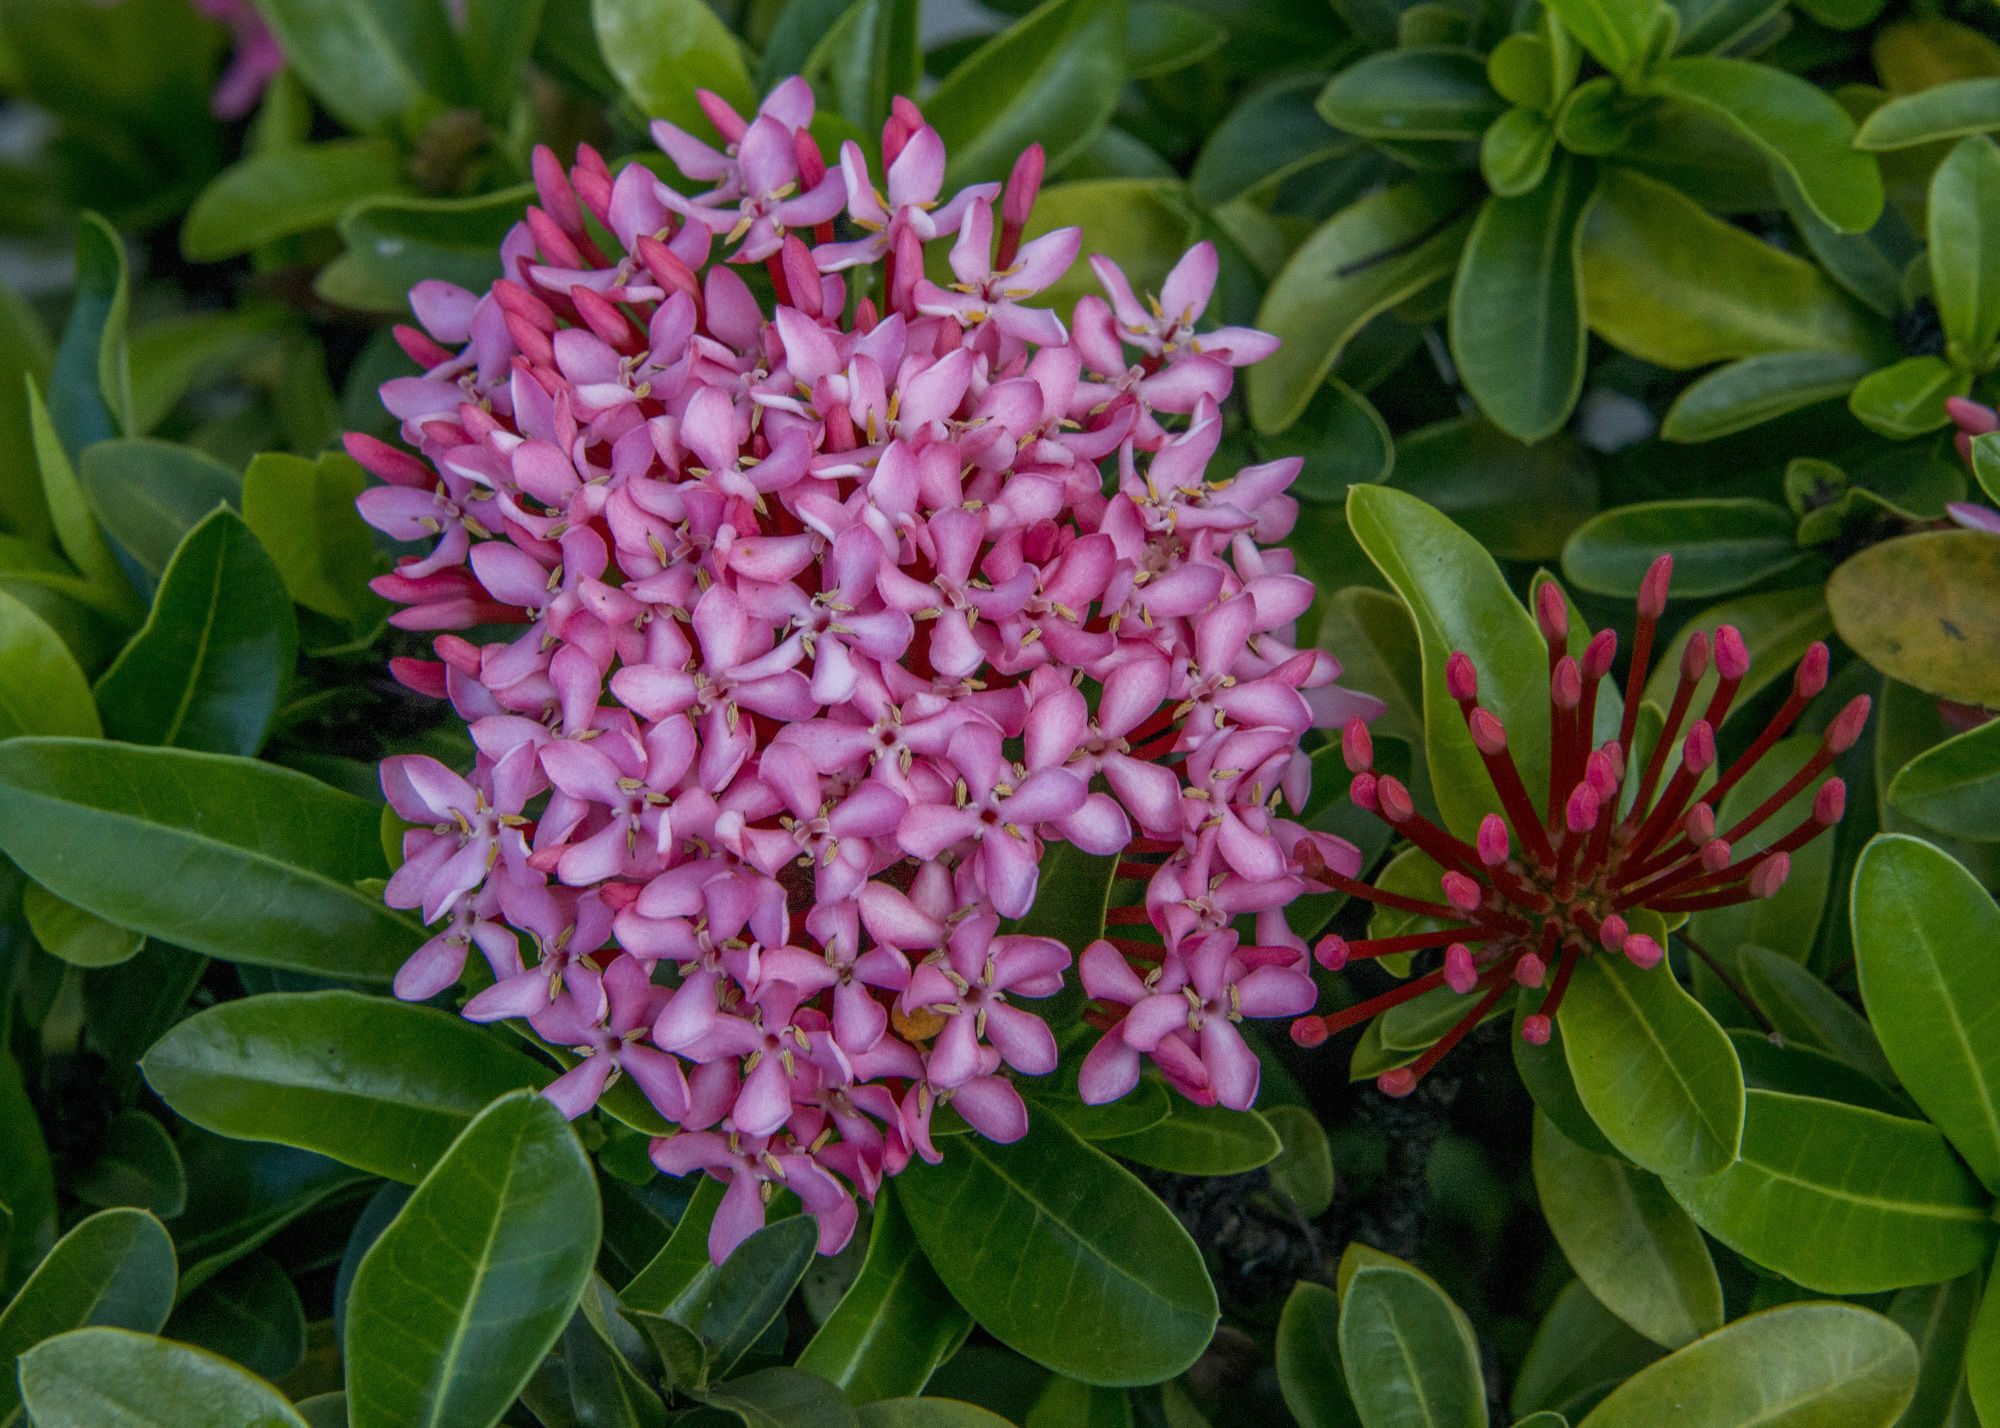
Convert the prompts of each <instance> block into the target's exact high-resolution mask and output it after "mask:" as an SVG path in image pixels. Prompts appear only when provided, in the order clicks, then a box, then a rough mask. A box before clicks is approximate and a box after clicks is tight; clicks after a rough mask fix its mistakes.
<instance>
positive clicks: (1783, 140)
mask: <svg viewBox="0 0 2000 1428" xmlns="http://www.w3.org/2000/svg"><path fill="white" fill-rule="evenodd" d="M1646 88H1647V90H1649V91H1650V92H1652V93H1655V94H1662V95H1665V96H1667V97H1668V98H1671V99H1675V100H1678V101H1679V102H1680V103H1682V104H1685V105H1687V106H1688V107H1689V108H1691V109H1693V110H1694V111H1695V112H1696V113H1698V114H1700V115H1702V116H1703V117H1704V118H1706V119H1710V120H1712V121H1714V122H1715V123H1718V124H1721V125H1723V126H1724V127H1725V128H1728V129H1732V130H1734V131H1735V132H1736V133H1738V134H1740V135H1742V136H1743V137H1744V138H1746V139H1748V140H1749V141H1750V142H1751V143H1753V144H1755V145H1756V146H1757V147H1758V148H1760V149H1762V150H1763V151H1764V152H1765V153H1767V154H1769V155H1770V156H1771V159H1772V161H1773V162H1775V163H1777V164H1779V165H1781V166H1782V167H1783V168H1784V170H1785V172H1786V173H1787V174H1789V175H1790V176H1791V178H1792V179H1793V181H1794V182H1796V183H1797V184H1798V186H1799V190H1800V192H1801V193H1803V194H1804V195H1805V198H1806V201H1807V202H1808V203H1810V204H1811V205H1812V207H1813V211H1814V212H1815V213H1817V214H1819V216H1820V217H1821V218H1824V219H1825V220H1826V221H1827V222H1828V223H1830V224H1831V225H1833V226H1834V227H1835V228H1837V229H1839V230H1840V231H1841V232H1843V233H1861V232H1865V231H1866V230H1867V229H1869V228H1871V227H1873V226H1874V224H1875V220H1876V219H1877V218H1878V217H1880V216H1881V213H1882V175H1881V173H1880V171H1879V170H1878V169H1877V168H1876V166H1875V160H1874V159H1873V158H1871V157H1870V156H1869V155H1867V154H1863V153H1857V152H1856V151H1855V149H1854V147H1853V143H1854V121H1853V120H1852V119H1850V118H1849V117H1848V115H1847V111H1846V110H1845V109H1842V108H1841V107H1840V105H1839V104H1838V103H1836V102H1835V101H1834V99H1833V97H1832V96H1831V95H1829V94H1828V93H1827V92H1826V91H1825V90H1823V89H1821V88H1820V87H1819V86H1818V85H1816V84H1813V83H1812V82H1811V81H1809V80H1806V79H1802V78H1800V77H1799V76H1798V75H1795V74H1791V73H1789V72H1787V71H1785V70H1782V69H1777V68H1774V67H1773V66H1771V65H1764V64H1756V63H1753V62H1752V61H1750V60H1744V59H1724V58H1721V57H1719V56H1715V55H1704V56H1700V57H1683V58H1681V59H1670V60H1667V61H1665V62H1663V63H1661V64H1658V65H1655V66H1654V67H1653V68H1652V69H1651V70H1649V71H1648V72H1647V74H1646Z"/></svg>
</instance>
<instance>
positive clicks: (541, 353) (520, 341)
mask: <svg viewBox="0 0 2000 1428" xmlns="http://www.w3.org/2000/svg"><path fill="white" fill-rule="evenodd" d="M500 320H501V321H502V322H504V323H506V324H507V335H508V336H509V337H511V338H513V339H514V345H515V346H516V347H518V348H520V349H521V355H522V356H524V357H526V358H527V359H528V361H529V362H531V363H533V364H534V365H535V366H537V367H553V366H555V364H556V347H555V343H554V342H553V341H552V340H551V339H550V337H549V335H548V333H546V332H544V331H542V329H541V328H539V327H537V326H535V325H534V324H533V323H532V322H530V321H528V319H526V318H525V317H523V316H521V314H520V313H518V312H508V311H506V310H505V309H502V310H501V313H500Z"/></svg>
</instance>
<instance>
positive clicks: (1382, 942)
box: [1347, 927, 1492, 962]
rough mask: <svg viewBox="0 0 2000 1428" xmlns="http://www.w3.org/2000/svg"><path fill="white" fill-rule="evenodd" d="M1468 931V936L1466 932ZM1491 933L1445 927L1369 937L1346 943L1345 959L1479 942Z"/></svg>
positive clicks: (1358, 958)
mask: <svg viewBox="0 0 2000 1428" xmlns="http://www.w3.org/2000/svg"><path fill="white" fill-rule="evenodd" d="M1468 933H1470V934H1471V935H1470V936H1467V934H1468ZM1491 934H1492V929H1491V928H1486V927H1447V928H1445V929H1444V930H1443V931H1442V932H1405V933H1403V934H1402V935H1400V936H1397V937H1371V938H1368V939H1366V940H1364V941H1361V942H1350V943H1348V944H1347V960H1348V961H1350V962H1352V961H1357V960H1361V959H1365V958H1369V957H1393V956H1395V955H1396V954H1397V953H1398V952H1421V951H1423V950H1424V949H1426V948H1428V947H1447V946H1449V945H1451V944H1452V943H1454V942H1479V941H1483V940H1485V939H1486V938H1487V937H1489V936H1490V935H1491Z"/></svg>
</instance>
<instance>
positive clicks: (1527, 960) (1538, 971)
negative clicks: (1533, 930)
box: [1514, 952, 1549, 987]
mask: <svg viewBox="0 0 2000 1428" xmlns="http://www.w3.org/2000/svg"><path fill="white" fill-rule="evenodd" d="M1548 975H1549V964H1548V963H1546V962H1544V961H1543V960H1542V959H1541V958H1540V957H1537V956H1536V955H1535V954H1534V953H1532V952H1524V953H1523V954H1521V960H1520V961H1518V962H1516V963H1515V964H1514V980H1515V981H1517V982H1519V983H1520V984H1521V985H1522V986H1524V987H1539V986H1540V985H1541V984H1542V982H1543V981H1544V980H1545V979H1546V978H1547V977H1548Z"/></svg>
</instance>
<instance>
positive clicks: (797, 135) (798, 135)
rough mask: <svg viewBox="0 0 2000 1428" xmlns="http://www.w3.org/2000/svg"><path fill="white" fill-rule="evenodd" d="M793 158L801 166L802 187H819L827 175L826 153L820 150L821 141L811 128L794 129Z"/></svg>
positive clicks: (800, 182) (800, 179) (800, 181)
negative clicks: (814, 136)
mask: <svg viewBox="0 0 2000 1428" xmlns="http://www.w3.org/2000/svg"><path fill="white" fill-rule="evenodd" d="M792 158H793V160H794V162H796V163H797V164H798V166H799V185H800V187H802V188H808V189H811V188H817V187H819V181H820V180H821V179H823V178H825V177H826V155H824V154H822V153H821V152H820V151H819V141H818V140H817V139H815V138H813V136H812V133H811V132H810V131H809V130H806V129H794V130H792Z"/></svg>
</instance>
